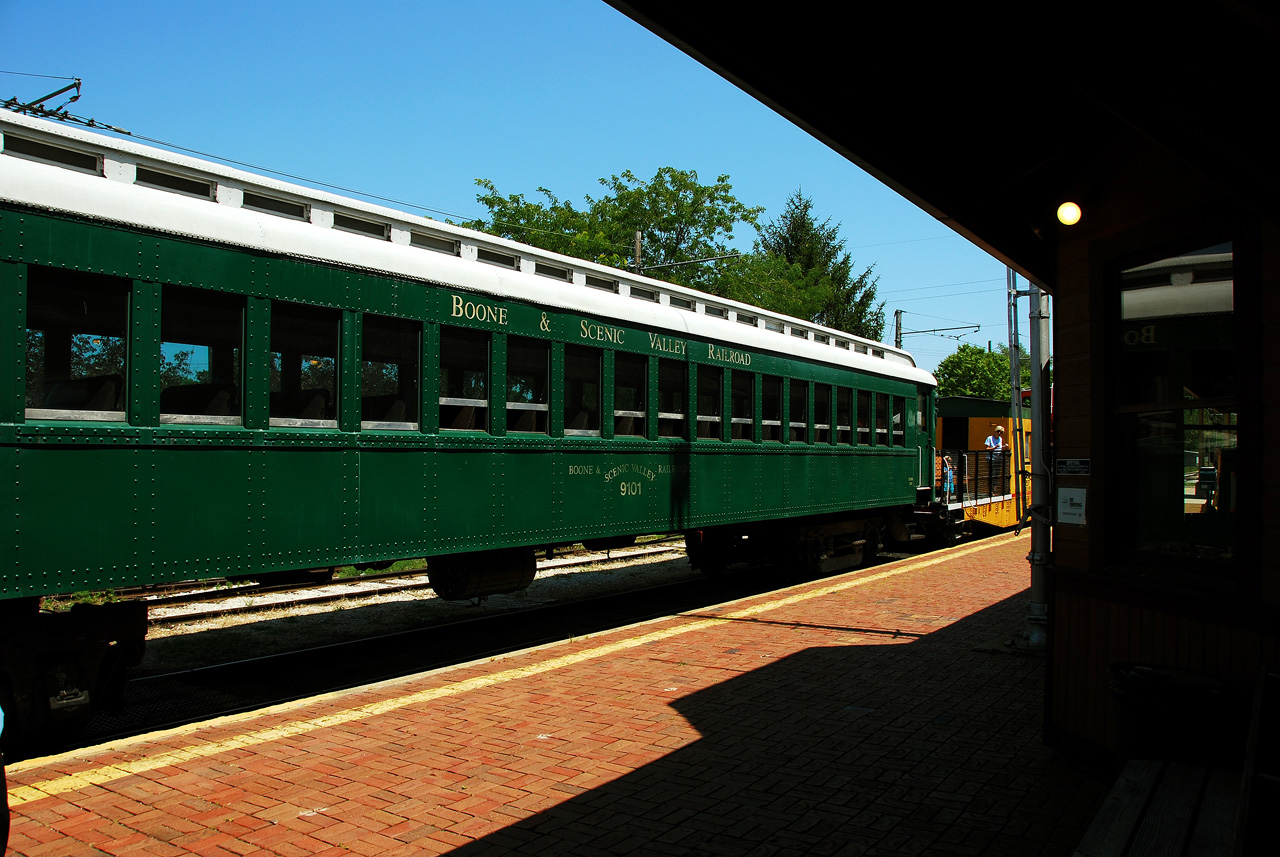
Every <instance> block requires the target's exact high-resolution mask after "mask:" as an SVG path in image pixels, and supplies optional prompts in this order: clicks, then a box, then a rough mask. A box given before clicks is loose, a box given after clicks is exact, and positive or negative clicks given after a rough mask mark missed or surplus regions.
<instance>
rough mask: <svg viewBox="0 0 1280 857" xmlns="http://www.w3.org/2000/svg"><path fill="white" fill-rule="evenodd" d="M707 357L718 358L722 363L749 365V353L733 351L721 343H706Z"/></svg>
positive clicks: (710, 358)
mask: <svg viewBox="0 0 1280 857" xmlns="http://www.w3.org/2000/svg"><path fill="white" fill-rule="evenodd" d="M707 359H708V360H719V361H720V362H722V363H731V364H733V365H734V366H750V365H751V355H750V354H748V353H747V352H745V351H735V350H734V349H732V348H726V347H724V346H723V345H708V346H707Z"/></svg>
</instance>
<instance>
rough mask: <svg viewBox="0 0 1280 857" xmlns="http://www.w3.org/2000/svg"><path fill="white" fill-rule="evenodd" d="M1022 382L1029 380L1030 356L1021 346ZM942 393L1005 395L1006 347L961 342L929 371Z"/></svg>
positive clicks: (1007, 393)
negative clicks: (935, 368) (989, 348)
mask: <svg viewBox="0 0 1280 857" xmlns="http://www.w3.org/2000/svg"><path fill="white" fill-rule="evenodd" d="M1021 354H1022V357H1021V359H1022V386H1023V387H1026V386H1029V385H1030V384H1031V360H1030V358H1029V357H1028V356H1027V353H1026V349H1022V352H1021ZM933 374H934V375H935V376H936V377H937V379H938V394H939V395H942V396H978V397H981V398H984V399H1008V398H1009V392H1010V390H1009V348H1008V346H1006V345H1003V344H1001V345H999V346H997V349H996V350H995V351H987V350H986V349H985V348H979V347H978V346H977V345H970V344H969V343H967V342H964V343H961V344H960V347H959V348H957V349H956V350H955V353H953V354H950V355H948V356H947V357H944V358H943V359H942V362H940V363H939V364H938V369H937V371H936V372H934V373H933Z"/></svg>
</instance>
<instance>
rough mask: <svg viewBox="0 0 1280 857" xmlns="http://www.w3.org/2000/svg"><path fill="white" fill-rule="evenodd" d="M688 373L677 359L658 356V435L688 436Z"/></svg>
mask: <svg viewBox="0 0 1280 857" xmlns="http://www.w3.org/2000/svg"><path fill="white" fill-rule="evenodd" d="M688 396H689V375H688V371H687V368H686V366H685V364H684V363H683V362H681V361H679V360H667V359H666V358H662V357H659V358H658V437H688V435H687V434H685V412H686V410H687V405H686V401H685V400H686V399H687V398H688Z"/></svg>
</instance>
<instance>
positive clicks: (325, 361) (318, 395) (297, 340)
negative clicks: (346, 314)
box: [271, 301, 342, 428]
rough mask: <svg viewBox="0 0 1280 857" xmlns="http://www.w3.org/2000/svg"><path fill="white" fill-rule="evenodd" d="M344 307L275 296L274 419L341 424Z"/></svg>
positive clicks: (324, 425)
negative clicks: (339, 367) (341, 329)
mask: <svg viewBox="0 0 1280 857" xmlns="http://www.w3.org/2000/svg"><path fill="white" fill-rule="evenodd" d="M341 317H342V316H341V313H340V312H339V311H338V310H336V309H330V308H328V307H314V306H307V305H305V304H295V303H289V302H287V301H272V302H271V424H272V425H281V426H288V425H306V426H316V427H319V428H337V426H338V423H337V419H336V416H337V403H338V374H337V365H338V354H339V341H340V339H339V332H338V331H339V325H340V323H341Z"/></svg>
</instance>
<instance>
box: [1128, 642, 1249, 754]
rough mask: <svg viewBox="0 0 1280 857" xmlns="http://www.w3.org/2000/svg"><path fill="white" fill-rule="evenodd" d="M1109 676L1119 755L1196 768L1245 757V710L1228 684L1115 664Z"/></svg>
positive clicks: (1181, 672)
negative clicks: (1166, 761)
mask: <svg viewBox="0 0 1280 857" xmlns="http://www.w3.org/2000/svg"><path fill="white" fill-rule="evenodd" d="M1107 673H1108V679H1109V683H1110V685H1111V699H1112V702H1113V703H1114V706H1115V715H1116V744H1117V749H1118V750H1119V751H1120V753H1121V755H1122V756H1126V757H1128V758H1130V759H1170V760H1175V761H1181V762H1190V763H1193V764H1200V765H1231V764H1235V763H1237V762H1239V760H1240V759H1241V758H1242V757H1243V755H1244V745H1245V740H1246V727H1247V725H1248V724H1247V718H1246V716H1245V714H1246V706H1245V705H1244V704H1243V697H1242V695H1241V694H1240V693H1239V692H1237V691H1236V690H1235V689H1234V688H1232V687H1231V686H1230V685H1228V684H1227V683H1226V682H1224V681H1222V680H1220V679H1217V678H1214V677H1213V676H1210V675H1205V674H1204V673H1198V672H1193V671H1191V670H1184V669H1177V668H1175V667H1164V666H1156V665H1153V664H1135V663H1117V664H1112V665H1111V666H1109V667H1107Z"/></svg>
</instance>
